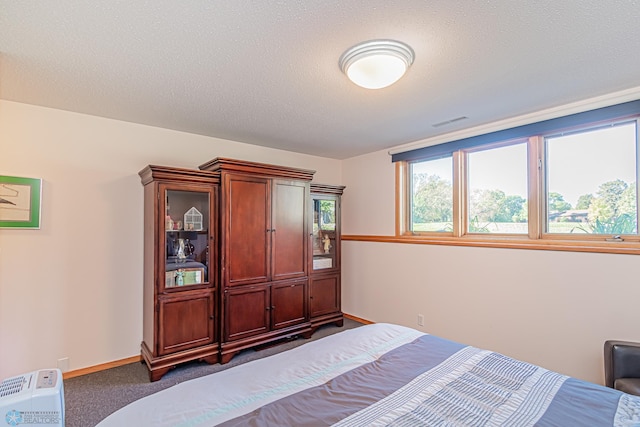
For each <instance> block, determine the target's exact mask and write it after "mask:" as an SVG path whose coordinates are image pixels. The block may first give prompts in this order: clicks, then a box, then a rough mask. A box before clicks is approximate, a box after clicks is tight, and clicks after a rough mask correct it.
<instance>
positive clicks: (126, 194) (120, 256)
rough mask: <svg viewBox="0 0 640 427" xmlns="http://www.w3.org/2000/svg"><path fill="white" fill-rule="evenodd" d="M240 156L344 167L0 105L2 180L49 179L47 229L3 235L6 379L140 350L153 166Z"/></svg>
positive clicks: (331, 178) (325, 173)
mask: <svg viewBox="0 0 640 427" xmlns="http://www.w3.org/2000/svg"><path fill="white" fill-rule="evenodd" d="M214 157H230V158H238V159H244V160H250V161H258V162H264V163H273V164H280V165H286V166H294V167H298V168H305V169H311V170H316V171H317V173H316V175H315V177H314V181H316V182H322V183H327V184H339V183H340V182H341V170H340V162H339V161H337V160H332V159H326V158H320V157H313V156H306V155H301V154H296V153H291V152H286V151H281V150H273V149H267V148H262V147H256V146H252V145H247V144H241V143H237V142H231V141H225V140H221V139H215V138H208V137H203V136H198V135H192V134H187V133H182V132H175V131H170V130H166V129H159V128H153V127H148V126H142V125H136V124H132V123H126V122H120V121H115V120H109V119H103V118H98V117H93V116H87V115H82V114H76V113H70V112H65V111H60V110H53V109H48V108H42V107H37V106H31V105H25V104H20V103H14V102H8V101H0V174H2V175H11V176H22V177H32V178H42V179H43V200H42V224H41V229H39V230H18V229H2V230H0V379H1V378H5V377H8V376H11V375H16V374H19V373H21V372H26V371H31V370H35V369H41V368H46V367H56V366H57V361H58V359H61V358H66V357H68V358H69V362H70V364H69V368H70V370H75V369H80V368H84V367H88V366H94V365H97V364H101V363H106V362H111V361H114V360H118V359H123V358H127V357H131V356H135V355H137V354H139V351H140V341H141V339H142V255H143V254H142V243H143V242H142V239H143V231H142V223H143V217H142V203H143V200H142V193H143V192H142V185H141V183H140V179H139V177H138V172H139V171H140V170H141V169H142V168H143V167H144V166H146V165H147V164H157V165H166V166H176V167H189V168H197V167H198V165H200V164H202V163H205V162H206V161H208V160H210V159H212V158H214Z"/></svg>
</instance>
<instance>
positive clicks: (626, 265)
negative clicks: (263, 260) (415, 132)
mask: <svg viewBox="0 0 640 427" xmlns="http://www.w3.org/2000/svg"><path fill="white" fill-rule="evenodd" d="M394 179H395V175H394V166H393V164H392V163H391V158H390V157H389V155H388V153H387V152H386V151H385V152H377V153H372V154H368V155H365V156H360V157H356V158H352V159H349V160H346V161H344V162H343V184H344V185H346V186H347V189H346V191H345V195H344V197H343V225H344V226H343V230H342V232H343V233H344V234H367V235H387V236H388V235H393V233H394V224H395V222H394V221H395V219H394V215H395V210H394V188H395V187H394V184H393V183H394ZM342 248H343V249H342V254H343V259H342V266H343V279H342V283H343V300H342V301H343V306H342V308H343V310H344V311H345V312H347V313H350V314H353V315H355V316H359V317H362V318H365V319H369V320H372V321H375V322H392V323H398V324H402V325H406V326H410V327H415V328H417V329H420V330H423V331H425V332H429V333H433V334H436V335H440V336H442V337H445V338H448V339H452V340H455V341H460V342H464V343H467V344H471V345H475V346H478V347H483V348H487V349H491V350H495V351H499V352H502V353H504V354H507V355H509V356H513V357H516V358H519V359H523V360H526V361H529V362H532V363H535V364H538V365H542V366H544V367H546V368H548V369H552V370H556V371H559V372H561V373H564V374H567V375H572V376H576V377H579V378H582V379H586V380H589V381H593V382H597V383H603V381H604V379H603V375H604V374H603V364H602V363H603V362H602V346H603V343H604V341H605V340H606V339H628V340H635V341H640V328H639V327H638V325H640V309H638V301H640V283H639V280H638V272H639V271H640V257H637V256H633V255H612V254H593V253H577V252H553V251H533V250H522V249H493V248H472V247H453V246H439V245H411V244H395V243H371V242H356V241H347V242H343V247H342ZM418 314H422V315H424V318H425V324H424V327H419V326H418V325H417V316H418Z"/></svg>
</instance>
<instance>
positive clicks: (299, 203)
mask: <svg viewBox="0 0 640 427" xmlns="http://www.w3.org/2000/svg"><path fill="white" fill-rule="evenodd" d="M308 185H309V184H307V183H306V182H303V181H294V180H282V179H274V180H273V195H272V203H273V206H272V212H273V213H272V229H273V232H272V236H271V238H272V253H271V263H272V269H271V271H272V277H271V279H272V280H274V281H275V280H283V279H290V278H295V277H303V276H306V275H307V268H308V261H307V251H308V244H307V242H308V236H307V193H308Z"/></svg>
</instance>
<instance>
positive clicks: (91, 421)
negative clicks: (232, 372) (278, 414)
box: [64, 319, 362, 427]
mask: <svg viewBox="0 0 640 427" xmlns="http://www.w3.org/2000/svg"><path fill="white" fill-rule="evenodd" d="M358 326H362V323H358V322H356V321H354V320H350V319H344V326H342V327H337V326H334V325H326V326H322V327H321V328H319V329H318V330H317V331H316V332H315V333H314V334H313V336H312V337H311V338H309V339H303V338H299V339H296V340H290V341H285V342H283V343H281V344H279V345H274V346H271V347H267V348H264V349H259V350H245V351H243V352H241V353H239V354H238V355H236V356H235V357H234V358H233V359H231V361H230V362H229V363H227V364H224V365H220V364H216V365H209V364H207V363H204V362H193V363H185V364H182V365H179V366H178V367H176V368H175V369H173V370H171V371H169V372H168V373H167V374H166V375H165V376H163V377H162V378H161V379H160V380H158V381H156V382H150V381H149V374H148V372H147V368H146V365H145V364H144V363H131V364H128V365H124V366H119V367H117V368H111V369H106V370H104V371H100V372H96V373H92V374H88V375H83V376H80V377H75V378H70V379H67V380H64V397H65V410H66V413H65V418H66V423H65V425H66V427H93V426H95V425H97V424H98V423H99V422H100V421H101V420H103V419H104V418H105V417H107V416H108V415H109V414H111V413H112V412H115V411H116V410H118V409H120V408H122V407H123V406H125V405H127V404H129V403H131V402H133V401H135V400H138V399H140V398H142V397H144V396H147V395H149V394H152V393H156V392H158V391H160V390H163V389H165V388H168V387H171V386H173V385H175V384H178V383H181V382H184V381H188V380H191V379H193V378H198V377H201V376H203V375H208V374H212V373H214V372H218V371H222V370H225V369H229V368H231V367H233V366H237V365H240V364H242V363H246V362H249V361H251V360H255V359H259V358H262V357H266V356H271V355H273V354H276V353H280V352H282V351H286V350H289V349H291V348H294V347H297V346H299V345H303V344H305V343H307V342H310V341H314V340H317V339H320V338H323V337H326V336H328V335H331V334H335V333H337V332H341V331H344V330H346V329H351V328H355V327H358ZM123 427H127V426H123Z"/></svg>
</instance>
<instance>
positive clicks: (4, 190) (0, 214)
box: [0, 175, 42, 228]
mask: <svg viewBox="0 0 640 427" xmlns="http://www.w3.org/2000/svg"><path fill="white" fill-rule="evenodd" d="M41 201H42V180H41V179H37V178H20V177H16V176H2V175H0V228H40V205H41Z"/></svg>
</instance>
